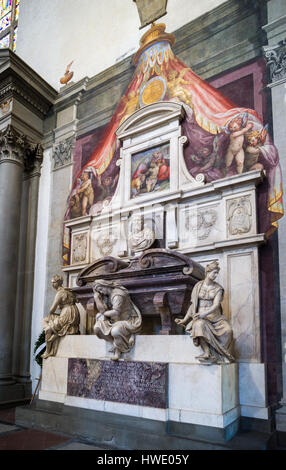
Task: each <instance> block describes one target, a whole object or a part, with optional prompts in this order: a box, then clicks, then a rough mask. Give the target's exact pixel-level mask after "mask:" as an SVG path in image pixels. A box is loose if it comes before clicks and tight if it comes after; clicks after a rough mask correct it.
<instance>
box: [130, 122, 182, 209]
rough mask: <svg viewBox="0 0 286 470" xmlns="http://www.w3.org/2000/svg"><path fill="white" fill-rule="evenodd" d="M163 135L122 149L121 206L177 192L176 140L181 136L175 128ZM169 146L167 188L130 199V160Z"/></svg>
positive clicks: (179, 130)
mask: <svg viewBox="0 0 286 470" xmlns="http://www.w3.org/2000/svg"><path fill="white" fill-rule="evenodd" d="M162 130H163V134H162V135H159V136H154V137H153V138H151V139H148V141H146V140H145V139H144V140H143V142H140V143H137V144H135V145H133V146H132V147H128V148H124V149H123V151H122V158H123V160H124V166H123V168H122V171H123V173H124V182H125V184H124V195H123V205H125V203H127V204H128V205H129V204H132V205H135V204H137V203H138V204H142V203H144V202H145V201H149V200H153V199H156V198H157V196H158V195H159V197H160V198H162V197H164V196H167V195H168V194H169V193H172V192H175V191H177V190H178V189H179V188H178V186H179V184H178V165H177V159H178V146H179V143H178V140H179V137H180V135H181V129H180V128H177V129H174V130H173V131H172V132H170V131H169V130H167V132H166V131H165V132H164V129H162ZM165 144H169V145H170V182H169V188H168V189H165V190H162V191H152V192H150V193H145V194H142V195H139V196H136V197H135V198H132V197H131V179H132V175H131V160H132V156H133V155H134V154H136V153H139V152H142V151H146V150H148V149H152V148H154V147H159V146H161V145H165Z"/></svg>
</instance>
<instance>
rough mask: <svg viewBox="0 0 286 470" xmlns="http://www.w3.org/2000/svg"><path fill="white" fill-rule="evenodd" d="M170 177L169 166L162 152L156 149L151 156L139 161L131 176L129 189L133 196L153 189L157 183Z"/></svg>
mask: <svg viewBox="0 0 286 470" xmlns="http://www.w3.org/2000/svg"><path fill="white" fill-rule="evenodd" d="M169 178H170V167H169V165H168V162H167V160H166V158H164V156H163V153H162V152H160V151H158V150H156V151H155V152H153V153H152V158H151V160H149V158H146V159H145V160H144V161H143V162H141V163H140V164H139V165H138V167H137V169H136V171H135V172H134V174H133V176H132V181H131V190H132V193H133V196H136V195H138V194H140V193H145V192H148V193H149V192H152V191H154V189H155V187H156V184H157V183H159V184H160V183H163V182H164V181H166V180H168V179H169Z"/></svg>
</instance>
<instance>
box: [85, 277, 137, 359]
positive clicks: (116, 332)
mask: <svg viewBox="0 0 286 470" xmlns="http://www.w3.org/2000/svg"><path fill="white" fill-rule="evenodd" d="M93 293H94V301H95V304H96V307H97V309H98V312H99V313H98V314H97V315H96V323H95V325H94V334H95V335H96V336H98V338H100V339H104V340H105V341H108V342H109V343H112V345H113V348H112V352H114V356H113V357H111V359H112V360H113V361H117V360H118V359H120V357H121V355H122V354H123V353H127V352H129V351H130V350H131V349H132V347H133V346H134V344H135V334H136V333H138V332H139V331H140V329H141V325H142V317H141V313H140V310H139V309H138V308H137V307H136V305H135V304H134V303H133V302H132V300H131V298H130V296H129V293H128V290H127V289H125V287H122V286H121V285H120V284H117V283H115V282H112V281H105V280H103V279H102V280H99V281H95V283H94V287H93Z"/></svg>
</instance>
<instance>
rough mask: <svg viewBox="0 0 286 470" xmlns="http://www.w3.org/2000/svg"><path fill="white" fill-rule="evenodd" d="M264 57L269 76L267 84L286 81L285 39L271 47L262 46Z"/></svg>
mask: <svg viewBox="0 0 286 470" xmlns="http://www.w3.org/2000/svg"><path fill="white" fill-rule="evenodd" d="M263 53H264V57H265V60H266V65H267V69H268V74H269V83H273V82H277V81H278V80H282V79H283V78H285V79H286V39H283V40H282V41H280V42H278V43H277V44H274V45H271V46H264V48H263Z"/></svg>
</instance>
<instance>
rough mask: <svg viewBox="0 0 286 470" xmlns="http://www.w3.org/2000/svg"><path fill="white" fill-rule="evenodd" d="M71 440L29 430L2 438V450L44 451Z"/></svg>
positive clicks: (0, 445)
mask: <svg viewBox="0 0 286 470" xmlns="http://www.w3.org/2000/svg"><path fill="white" fill-rule="evenodd" d="M69 440H70V439H68V438H66V437H64V436H60V435H57V434H52V433H49V432H44V431H38V430H36V429H27V430H24V431H16V432H13V433H12V432H11V433H9V434H6V435H5V436H0V450H44V449H49V448H50V447H53V446H56V445H59V444H62V443H63V442H67V441H69Z"/></svg>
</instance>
